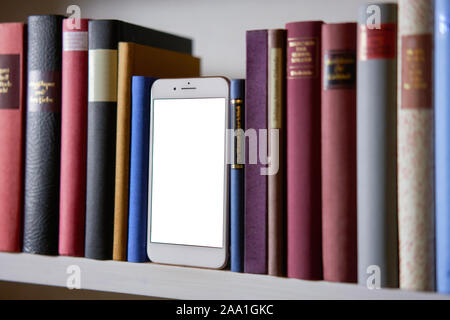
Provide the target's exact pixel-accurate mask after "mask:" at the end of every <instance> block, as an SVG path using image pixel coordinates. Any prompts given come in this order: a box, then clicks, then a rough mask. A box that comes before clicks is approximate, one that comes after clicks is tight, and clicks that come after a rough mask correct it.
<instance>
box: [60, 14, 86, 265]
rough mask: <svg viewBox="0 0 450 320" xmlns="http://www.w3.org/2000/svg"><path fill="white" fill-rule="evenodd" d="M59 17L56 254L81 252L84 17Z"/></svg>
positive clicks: (84, 63)
mask: <svg viewBox="0 0 450 320" xmlns="http://www.w3.org/2000/svg"><path fill="white" fill-rule="evenodd" d="M79 22H80V25H79V26H77V25H76V24H74V21H73V20H72V19H65V20H63V54H62V101H61V112H62V113H61V177H60V179H61V185H60V188H61V189H60V203H59V214H60V217H59V254H60V255H68V256H80V257H81V256H84V228H85V212H86V210H85V206H86V205H85V204H86V139H87V137H86V135H87V101H88V97H87V93H88V86H87V82H88V20H87V19H80V21H79Z"/></svg>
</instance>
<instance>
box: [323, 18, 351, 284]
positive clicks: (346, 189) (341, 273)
mask: <svg viewBox="0 0 450 320" xmlns="http://www.w3.org/2000/svg"><path fill="white" fill-rule="evenodd" d="M356 30H357V24H356V23H338V24H324V25H323V26H322V79H323V83H322V111H321V118H322V251H323V279H324V280H326V281H337V282H356V281H357V253H356V250H357V249H356V247H357V246H356Z"/></svg>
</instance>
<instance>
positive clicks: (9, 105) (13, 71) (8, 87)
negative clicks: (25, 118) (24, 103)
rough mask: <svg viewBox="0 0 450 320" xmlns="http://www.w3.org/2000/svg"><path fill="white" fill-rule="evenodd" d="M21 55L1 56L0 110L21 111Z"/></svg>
mask: <svg viewBox="0 0 450 320" xmlns="http://www.w3.org/2000/svg"><path fill="white" fill-rule="evenodd" d="M20 81H21V80H20V55H18V54H0V109H19V104H20Z"/></svg>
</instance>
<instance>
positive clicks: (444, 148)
mask: <svg viewBox="0 0 450 320" xmlns="http://www.w3.org/2000/svg"><path fill="white" fill-rule="evenodd" d="M434 33H435V35H434V37H435V51H434V52H435V53H434V54H435V57H434V58H435V59H434V83H435V90H434V100H435V132H436V139H435V141H436V145H435V152H436V179H435V180H436V284H437V291H438V292H441V293H450V1H448V0H436V1H435V32H434Z"/></svg>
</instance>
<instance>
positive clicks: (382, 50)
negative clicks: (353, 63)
mask: <svg viewBox="0 0 450 320" xmlns="http://www.w3.org/2000/svg"><path fill="white" fill-rule="evenodd" d="M396 51H397V25H396V24H395V23H385V24H381V25H380V27H379V29H376V28H375V27H374V28H373V29H369V28H368V27H367V25H360V26H359V32H358V55H359V60H371V59H394V58H395V57H396V54H397V52H396Z"/></svg>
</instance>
